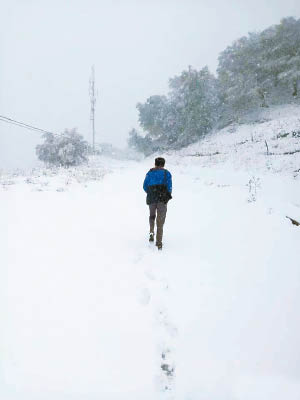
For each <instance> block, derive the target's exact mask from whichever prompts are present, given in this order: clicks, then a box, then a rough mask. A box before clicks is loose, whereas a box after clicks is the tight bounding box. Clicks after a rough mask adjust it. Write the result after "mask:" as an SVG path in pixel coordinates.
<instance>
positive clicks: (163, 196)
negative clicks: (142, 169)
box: [143, 157, 172, 250]
mask: <svg viewBox="0 0 300 400" xmlns="http://www.w3.org/2000/svg"><path fill="white" fill-rule="evenodd" d="M164 166H165V159H164V158H162V157H158V158H156V159H155V167H154V168H151V169H150V171H149V172H147V174H146V177H145V180H144V185H143V188H144V191H145V192H146V193H147V199H146V203H147V204H148V205H149V210H150V216H149V224H150V235H149V242H154V225H155V219H156V227H157V230H156V246H157V248H158V250H162V237H163V227H164V223H165V219H166V214H167V203H168V201H169V200H170V199H171V198H172V195H171V193H172V175H171V173H170V172H169V171H168V170H166V169H165V168H164Z"/></svg>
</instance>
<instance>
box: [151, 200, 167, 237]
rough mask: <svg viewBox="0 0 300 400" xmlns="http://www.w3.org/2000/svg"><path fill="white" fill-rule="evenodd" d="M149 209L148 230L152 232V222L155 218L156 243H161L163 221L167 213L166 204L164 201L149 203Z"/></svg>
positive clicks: (153, 222)
mask: <svg viewBox="0 0 300 400" xmlns="http://www.w3.org/2000/svg"><path fill="white" fill-rule="evenodd" d="M149 210H150V217H149V223H150V232H151V233H154V224H155V218H156V226H157V232H156V243H158V244H161V243H162V237H163V230H164V223H165V219H166V214H167V204H165V203H155V204H150V205H149Z"/></svg>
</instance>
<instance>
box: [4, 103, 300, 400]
mask: <svg viewBox="0 0 300 400" xmlns="http://www.w3.org/2000/svg"><path fill="white" fill-rule="evenodd" d="M275 111H276V110H275ZM275 111H273V112H275ZM296 111H297V112H298V111H299V109H296V108H295V117H294V116H293V115H292V116H291V115H290V113H291V108H289V111H285V114H284V115H282V116H281V117H280V116H279V115H278V111H276V112H277V114H276V115H277V116H276V115H275V116H272V120H269V121H266V122H264V123H263V124H256V125H251V126H239V127H236V131H235V132H231V134H229V132H228V131H226V129H225V130H223V132H221V133H220V134H219V135H218V136H217V135H215V136H212V137H210V138H209V139H207V140H206V141H205V142H204V143H200V144H196V145H193V146H191V147H190V148H188V149H185V150H182V151H180V152H178V153H172V154H168V155H166V158H167V165H166V167H167V168H168V169H169V170H170V171H171V172H172V174H173V185H174V193H173V200H172V201H171V202H170V203H169V207H168V214H167V221H166V225H165V236H164V249H163V252H161V253H159V252H158V251H157V250H156V248H155V247H154V246H152V245H150V244H149V242H148V241H147V238H148V236H147V234H148V210H147V207H146V204H145V195H144V193H143V191H142V182H143V179H144V175H145V173H146V171H147V170H148V169H149V168H150V167H151V166H152V163H153V160H152V159H146V160H144V161H142V162H134V161H117V160H110V159H102V160H100V162H99V163H98V165H97V166H96V167H95V166H93V167H85V168H74V169H72V170H56V171H52V172H49V171H46V170H39V171H34V172H33V173H31V174H29V175H27V174H23V175H22V174H20V173H19V174H17V175H15V176H12V175H10V176H8V175H5V174H2V176H1V182H0V198H1V209H0V218H1V222H2V224H1V226H2V228H1V230H0V235H1V236H0V239H1V243H2V250H1V269H0V313H1V322H2V323H1V326H2V329H1V333H0V344H1V361H0V395H1V399H3V400H37V399H45V400H53V399H54V398H55V400H73V399H74V400H77V399H78V400H79V399H86V400H95V399H107V400H108V399H114V400H119V399H122V400H123V399H130V400H134V399H137V400H140V399H149V400H150V399H151V400H155V399H178V400H204V399H214V400H253V399H255V400H266V399H270V400H271V399H272V400H282V399H283V398H288V399H289V400H298V399H299V398H300V383H299V382H300V381H299V378H300V375H299V371H300V352H299V336H300V317H299V304H300V291H299V289H300V269H299V266H300V263H299V239H300V228H299V227H297V226H294V225H292V224H291V222H290V220H288V219H287V218H286V215H288V216H290V217H292V218H295V219H296V220H300V187H299V177H298V173H297V172H294V171H296V169H297V165H298V164H299V157H300V154H299V153H295V154H292V155H288V154H285V155H279V156H273V155H266V154H265V153H266V146H265V142H264V141H265V140H267V143H268V146H269V152H270V153H275V152H276V153H277V152H278V153H285V152H288V151H290V150H292V151H294V150H296V149H299V148H300V146H299V147H297V146H298V144H299V141H300V138H299V137H297V136H295V137H293V134H292V133H291V132H292V131H295V132H296V131H298V130H299V129H300V128H298V125H297V121H298V117H297V115H296ZM282 112H283V111H282ZM288 113H289V114H288ZM299 115H300V114H299ZM280 133H283V134H285V133H289V134H288V135H286V136H285V135H282V136H279V138H278V135H279V134H280ZM252 137H253V139H252ZM246 140H247V141H246ZM240 142H245V143H241V144H239V143H240ZM276 146H277V147H276ZM216 152H219V153H221V154H216V155H214V156H209V155H207V154H208V153H209V154H213V153H216ZM197 153H198V155H196V154H197ZM200 154H201V155H200ZM299 168H300V166H299Z"/></svg>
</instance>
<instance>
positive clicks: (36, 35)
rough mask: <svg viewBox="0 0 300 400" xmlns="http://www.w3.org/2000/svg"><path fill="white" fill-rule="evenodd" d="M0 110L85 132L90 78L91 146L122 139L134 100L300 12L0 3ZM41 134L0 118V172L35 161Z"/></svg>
mask: <svg viewBox="0 0 300 400" xmlns="http://www.w3.org/2000/svg"><path fill="white" fill-rule="evenodd" d="M0 6H1V7H0V9H1V14H0V55H1V58H0V60H1V62H0V115H5V116H8V117H11V118H15V119H17V120H20V121H23V122H26V123H29V124H33V125H36V126H38V127H41V128H44V129H46V130H50V131H54V132H62V131H63V130H64V129H65V128H72V127H77V128H78V130H79V132H80V133H81V134H83V135H84V136H85V137H86V138H87V139H88V140H90V138H91V128H90V120H89V117H90V105H89V93H88V85H89V76H90V71H91V66H92V65H95V71H96V86H97V88H98V91H99V96H98V100H97V105H96V132H97V137H96V140H97V142H111V143H113V144H114V145H117V146H119V147H124V146H125V145H126V139H127V135H128V131H129V130H130V129H131V128H132V127H138V123H137V111H136V108H135V106H136V103H137V102H143V101H145V100H146V99H147V97H149V96H150V95H153V94H164V93H166V92H167V84H168V79H169V78H170V77H173V76H174V75H176V74H179V73H180V72H181V71H182V70H183V69H186V68H187V67H188V66H189V65H191V66H193V67H194V68H197V69H199V68H201V67H203V66H205V65H208V66H209V68H210V69H211V70H212V71H213V72H215V69H216V66H217V57H218V54H219V53H220V52H221V51H222V50H224V49H225V47H226V46H228V45H230V44H231V43H232V42H233V41H234V40H235V39H237V38H239V37H241V36H243V35H246V34H247V33H248V32H250V31H259V30H263V29H265V28H267V27H268V26H270V25H272V24H277V23H279V22H280V19H281V18H283V17H286V16H295V17H297V18H299V17H300V1H299V0H272V1H270V0H251V1H241V0H226V1H225V0H224V1H220V0H198V1H197V0H173V1H172V0H165V1H164V0H160V1H157V0H123V1H120V0H119V1H118V0H110V1H102V0H98V1H96V0H95V1H93V0H80V1H79V0H69V1H67V0H6V1H5V0H0ZM39 140H40V135H39V134H38V133H35V132H31V131H27V130H24V129H21V128H18V127H13V126H10V125H7V124H5V123H3V122H0V168H1V167H5V166H11V165H13V166H23V165H24V166H25V164H26V165H29V164H30V163H32V162H33V161H34V159H35V155H34V146H35V144H36V143H37V142H38V141H39Z"/></svg>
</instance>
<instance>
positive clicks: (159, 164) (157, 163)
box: [155, 157, 166, 167]
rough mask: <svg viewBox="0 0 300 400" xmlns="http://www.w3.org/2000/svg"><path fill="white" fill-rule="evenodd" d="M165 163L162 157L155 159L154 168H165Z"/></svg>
mask: <svg viewBox="0 0 300 400" xmlns="http://www.w3.org/2000/svg"><path fill="white" fill-rule="evenodd" d="M165 162H166V160H165V159H164V158H162V157H157V158H156V159H155V166H156V167H164V166H165Z"/></svg>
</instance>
